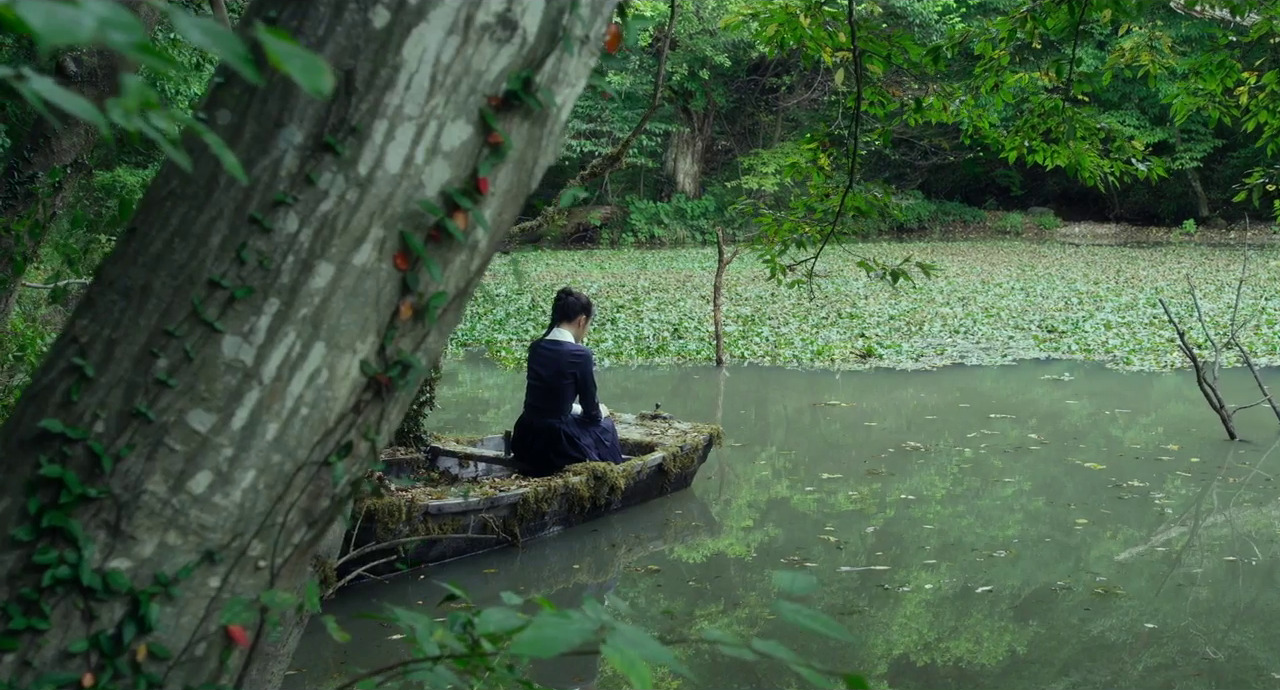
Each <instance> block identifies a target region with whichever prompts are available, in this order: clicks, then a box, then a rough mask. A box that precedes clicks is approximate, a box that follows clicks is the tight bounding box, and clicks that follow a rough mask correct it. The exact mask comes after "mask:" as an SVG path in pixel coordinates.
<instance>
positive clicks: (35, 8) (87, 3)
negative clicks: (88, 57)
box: [12, 0, 148, 50]
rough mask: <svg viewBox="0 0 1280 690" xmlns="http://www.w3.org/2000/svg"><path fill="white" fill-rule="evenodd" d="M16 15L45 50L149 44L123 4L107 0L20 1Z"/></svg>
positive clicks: (117, 47)
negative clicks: (75, 0) (86, 46)
mask: <svg viewBox="0 0 1280 690" xmlns="http://www.w3.org/2000/svg"><path fill="white" fill-rule="evenodd" d="M12 7H13V12H14V14H16V15H17V16H18V18H19V19H21V20H22V22H23V23H24V24H26V25H27V27H28V28H30V29H31V37H32V38H33V39H35V41H36V44H37V45H39V46H40V47H41V48H42V49H44V50H48V49H51V48H60V47H63V46H84V45H95V44H105V45H107V46H109V47H112V48H115V49H117V50H120V49H127V48H129V47H131V46H135V47H136V46H141V45H143V44H146V43H147V42H148V37H147V32H146V28H145V27H144V26H143V25H142V22H141V21H140V20H139V19H138V17H137V15H135V14H134V13H133V12H130V11H129V10H128V9H127V8H126V7H125V6H124V5H123V4H121V3H118V2H110V1H108V0H81V1H80V2H48V0H18V1H17V2H14V3H13V5H12Z"/></svg>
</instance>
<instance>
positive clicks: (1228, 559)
mask: <svg viewBox="0 0 1280 690" xmlns="http://www.w3.org/2000/svg"><path fill="white" fill-rule="evenodd" d="M1222 560H1224V561H1238V560H1240V559H1239V558H1236V557H1235V556H1223V557H1222Z"/></svg>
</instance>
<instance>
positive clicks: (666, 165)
mask: <svg viewBox="0 0 1280 690" xmlns="http://www.w3.org/2000/svg"><path fill="white" fill-rule="evenodd" d="M683 115H684V116H683V118H682V119H683V120H684V124H683V126H681V127H680V128H678V129H676V130H675V131H674V132H672V133H671V137H670V138H669V139H668V140H667V152H666V155H665V156H663V160H662V172H663V174H665V175H666V176H667V179H668V181H669V183H670V185H671V191H672V193H674V194H683V195H685V196H687V197H689V198H690V199H697V198H699V197H701V196H702V168H703V164H704V163H705V161H706V156H707V148H708V147H710V145H711V133H712V125H713V124H714V122H715V104H714V102H713V101H711V100H710V99H708V101H707V106H706V109H705V110H702V111H693V110H688V109H684V112H683Z"/></svg>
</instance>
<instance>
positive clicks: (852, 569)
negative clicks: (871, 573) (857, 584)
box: [836, 565, 890, 573]
mask: <svg viewBox="0 0 1280 690" xmlns="http://www.w3.org/2000/svg"><path fill="white" fill-rule="evenodd" d="M889 568H890V566H887V565H842V566H840V567H839V568H836V572H838V573H856V572H858V571H861V570H888V569H889Z"/></svg>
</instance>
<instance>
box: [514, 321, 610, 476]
mask: <svg viewBox="0 0 1280 690" xmlns="http://www.w3.org/2000/svg"><path fill="white" fill-rule="evenodd" d="M575 398H576V399H577V400H578V402H579V405H581V407H582V414H581V415H575V414H573V403H574V399H575ZM511 453H512V455H514V456H515V459H516V460H518V461H519V462H520V463H521V464H524V465H527V466H529V468H530V472H528V473H529V474H532V475H534V476H547V475H552V474H555V473H556V472H559V471H560V470H562V469H564V468H565V467H566V466H568V465H572V464H574V463H578V462H588V461H592V460H598V461H603V462H613V463H620V462H622V449H621V447H620V446H619V444H618V430H617V427H615V426H614V424H613V420H612V419H608V418H606V417H603V416H602V415H601V414H600V400H599V399H598V398H597V397H596V377H595V360H594V359H593V358H592V356H591V350H589V349H587V348H586V347H585V346H583V345H579V344H578V343H576V342H566V341H565V340H560V339H556V338H553V337H552V338H542V339H539V340H535V341H534V342H533V344H532V345H530V346H529V365H528V374H527V378H526V383H525V393H524V411H523V412H521V414H520V418H519V419H517V420H516V425H515V428H514V429H513V430H512V433H511Z"/></svg>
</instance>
